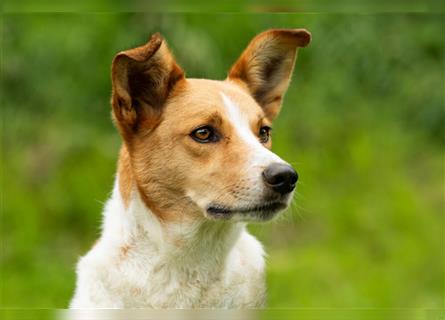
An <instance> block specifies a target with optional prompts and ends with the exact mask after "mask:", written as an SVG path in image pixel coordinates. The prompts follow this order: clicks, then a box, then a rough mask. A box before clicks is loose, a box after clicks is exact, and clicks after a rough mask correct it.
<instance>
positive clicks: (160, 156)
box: [112, 29, 310, 221]
mask: <svg viewBox="0 0 445 320" xmlns="http://www.w3.org/2000/svg"><path fill="white" fill-rule="evenodd" d="M309 41H310V33H308V32H307V31H306V30H304V29H272V30H268V31H265V32H263V33H261V34H259V35H258V36H256V37H255V38H254V39H253V40H252V41H251V42H250V44H249V45H248V46H247V48H246V49H245V50H244V52H243V53H242V54H241V56H240V58H239V59H238V60H237V61H236V62H235V64H234V65H233V66H232V68H231V69H230V71H229V73H228V77H227V79H225V80H224V81H213V80H204V79H186V78H185V75H184V71H183V70H182V68H181V67H180V66H179V65H178V64H177V63H176V61H175V60H174V58H173V55H172V54H171V52H170V50H169V49H168V47H167V44H166V42H165V41H164V40H163V39H162V37H161V36H160V35H159V34H155V35H153V36H152V37H151V39H150V40H149V42H148V43H147V44H145V45H143V46H141V47H138V48H134V49H131V50H127V51H123V52H121V53H119V54H117V56H116V57H115V58H114V60H113V64H112V83H113V92H112V108H113V118H114V120H115V123H116V125H117V127H118V129H119V131H120V133H121V135H122V138H123V141H124V144H123V149H122V152H121V164H122V163H123V164H122V165H121V169H120V170H119V180H122V181H124V180H125V181H127V182H128V181H130V182H129V183H127V186H128V188H130V187H131V188H136V189H137V190H138V192H139V193H140V195H141V198H142V199H143V200H144V202H145V204H146V205H147V206H148V207H149V208H150V209H151V210H152V211H153V212H154V213H155V214H156V215H158V216H159V217H160V218H162V219H165V220H171V219H188V218H190V219H202V218H206V219H224V220H228V219H231V220H238V221H239V220H241V221H248V220H257V221H262V220H268V219H271V218H272V217H273V216H274V215H275V214H276V213H277V212H278V211H280V210H282V209H284V208H286V207H287V205H288V204H289V202H290V199H291V197H292V192H293V190H294V188H295V184H296V182H297V179H298V175H297V173H296V172H295V170H294V169H293V168H292V167H291V166H290V165H289V164H287V163H286V162H285V161H283V160H282V159H281V158H280V157H278V156H277V155H275V154H274V153H272V152H271V150H270V149H271V126H272V121H273V120H274V118H275V117H276V116H277V114H278V113H279V111H280V107H281V102H282V99H283V95H284V93H285V92H286V90H287V87H288V85H289V81H290V78H291V75H292V71H293V67H294V64H295V60H296V55H297V49H298V47H304V46H306V45H307V44H308V43H309ZM122 181H120V183H121V184H124V183H123V182H122ZM121 192H122V193H124V194H127V195H128V193H127V192H125V190H122V186H121Z"/></svg>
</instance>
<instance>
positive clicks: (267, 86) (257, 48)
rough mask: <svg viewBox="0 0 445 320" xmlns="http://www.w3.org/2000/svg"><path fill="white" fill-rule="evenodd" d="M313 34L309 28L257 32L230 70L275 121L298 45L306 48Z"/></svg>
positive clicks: (233, 77) (233, 78) (232, 75)
mask: <svg viewBox="0 0 445 320" xmlns="http://www.w3.org/2000/svg"><path fill="white" fill-rule="evenodd" d="M310 40H311V34H310V33H309V32H308V31H306V30H305V29H271V30H267V31H265V32H262V33H260V34H259V35H257V36H256V37H255V38H254V39H253V40H252V41H251V42H250V43H249V45H248V46H247V48H246V49H245V50H244V52H243V53H242V54H241V56H240V57H239V59H238V61H237V62H236V63H235V64H234V65H233V66H232V68H231V69H230V71H229V75H228V79H229V80H232V81H235V82H238V83H239V82H241V83H240V84H241V85H243V86H247V89H248V90H249V91H250V93H251V94H252V96H253V97H254V98H255V100H256V101H257V102H258V104H259V105H260V106H261V107H262V108H263V110H264V112H265V114H266V117H267V118H268V119H269V120H273V119H274V118H275V116H276V115H277V114H278V112H279V111H280V107H281V101H282V98H283V95H284V94H285V92H286V90H287V88H288V86H289V82H290V78H291V75H292V71H293V68H294V64H295V60H296V55H297V49H298V47H305V46H307V45H308V44H309V42H310Z"/></svg>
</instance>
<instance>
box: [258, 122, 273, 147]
mask: <svg viewBox="0 0 445 320" xmlns="http://www.w3.org/2000/svg"><path fill="white" fill-rule="evenodd" d="M270 131H272V128H271V127H268V126H264V127H261V128H260V132H259V137H260V142H261V143H267V142H268V141H269V139H270Z"/></svg>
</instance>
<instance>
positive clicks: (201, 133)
mask: <svg viewBox="0 0 445 320" xmlns="http://www.w3.org/2000/svg"><path fill="white" fill-rule="evenodd" d="M190 136H191V137H192V138H193V139H194V140H195V141H197V142H199V143H207V142H216V141H218V140H219V137H218V135H217V134H216V133H215V129H213V128H212V127H210V126H204V127H200V128H198V129H195V130H194V131H192V133H191V134H190Z"/></svg>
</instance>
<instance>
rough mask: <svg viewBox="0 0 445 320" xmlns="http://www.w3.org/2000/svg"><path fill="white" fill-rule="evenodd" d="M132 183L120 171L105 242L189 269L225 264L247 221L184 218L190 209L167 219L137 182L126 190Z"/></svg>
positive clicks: (110, 203) (106, 222) (107, 209)
mask: <svg viewBox="0 0 445 320" xmlns="http://www.w3.org/2000/svg"><path fill="white" fill-rule="evenodd" d="M121 165H122V164H121ZM121 165H120V166H121ZM120 169H121V168H120ZM128 183H132V182H131V179H130V178H129V177H128V176H123V175H122V170H118V175H117V177H116V181H115V185H114V189H113V192H112V196H111V199H110V200H109V201H108V202H107V204H106V207H105V213H104V221H103V234H102V239H103V240H106V241H104V242H107V243H109V244H110V245H112V246H114V247H116V245H117V246H119V247H120V248H121V250H123V251H125V252H127V251H130V250H135V252H138V253H143V254H144V255H148V256H155V257H156V259H159V260H160V261H163V263H165V262H166V261H167V263H171V265H172V266H175V265H176V266H180V267H181V268H185V269H187V265H190V267H192V268H193V269H203V270H212V269H210V268H213V269H214V270H215V271H217V270H218V269H220V268H222V267H223V266H224V261H225V259H226V258H227V256H228V254H229V252H230V250H231V249H232V248H233V246H234V245H235V243H236V241H237V240H238V239H239V237H240V235H241V233H242V231H243V230H244V229H245V223H241V222H224V221H211V220H208V219H206V218H204V216H203V217H202V218H201V219H199V220H197V219H186V218H184V219H181V216H182V217H187V212H181V213H179V217H178V219H176V220H174V221H170V220H168V221H164V220H162V219H160V218H159V216H158V215H156V214H154V213H153V212H152V211H151V210H150V209H149V208H148V207H147V205H146V203H145V202H144V201H143V199H142V197H141V195H140V193H139V191H138V189H137V188H136V187H135V185H134V183H133V186H132V188H131V190H130V191H128V190H127V189H126V188H128ZM123 184H125V185H124V186H123ZM125 190H127V191H125ZM181 209H183V208H181ZM176 214H178V213H176ZM175 262H180V263H179V264H178V263H175Z"/></svg>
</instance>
